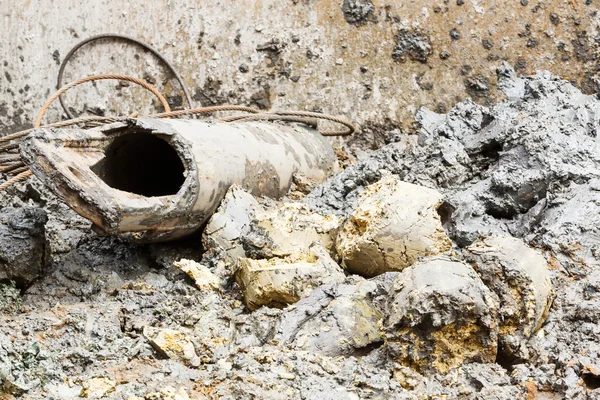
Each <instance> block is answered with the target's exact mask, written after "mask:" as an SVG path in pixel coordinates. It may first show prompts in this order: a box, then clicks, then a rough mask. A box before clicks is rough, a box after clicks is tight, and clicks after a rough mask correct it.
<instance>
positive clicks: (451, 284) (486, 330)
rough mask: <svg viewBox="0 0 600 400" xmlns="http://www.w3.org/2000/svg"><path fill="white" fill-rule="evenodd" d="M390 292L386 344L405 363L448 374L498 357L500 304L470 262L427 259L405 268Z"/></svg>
mask: <svg viewBox="0 0 600 400" xmlns="http://www.w3.org/2000/svg"><path fill="white" fill-rule="evenodd" d="M390 297H391V300H390V304H389V314H388V315H387V320H386V322H385V333H386V343H387V346H388V348H389V351H390V355H391V356H392V357H393V358H394V359H395V360H396V361H397V362H398V363H400V364H401V365H404V366H408V367H411V368H413V369H415V370H417V371H418V372H421V373H426V372H440V373H447V372H448V371H450V370H451V369H452V368H456V367H459V366H460V365H461V364H463V363H464V362H470V361H474V362H482V363H486V362H493V361H494V360H495V359H496V351H497V341H498V321H497V312H498V308H497V305H496V303H495V302H494V300H493V298H492V294H491V292H490V291H489V289H488V288H487V287H486V286H485V285H484V284H483V282H482V281H481V279H480V278H479V276H478V275H477V273H476V272H475V271H474V270H473V268H471V266H469V265H467V264H464V263H461V262H455V261H451V260H450V259H447V258H443V257H438V258H430V259H426V260H424V261H422V262H419V263H417V264H415V265H413V266H411V267H408V268H407V269H405V270H404V271H402V273H401V274H400V275H399V276H398V278H397V279H396V281H395V283H394V287H393V289H392V292H391V294H390Z"/></svg>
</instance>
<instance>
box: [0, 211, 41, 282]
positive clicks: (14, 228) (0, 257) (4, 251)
mask: <svg viewBox="0 0 600 400" xmlns="http://www.w3.org/2000/svg"><path fill="white" fill-rule="evenodd" d="M47 220H48V217H47V216H46V213H45V212H44V210H42V209H41V208H35V207H23V208H19V209H13V208H4V209H2V210H0V281H2V280H14V281H15V282H16V283H17V284H18V285H19V286H24V285H28V284H30V283H31V282H32V281H34V280H35V279H37V278H39V277H40V276H41V275H42V273H43V270H44V263H45V259H46V256H47V254H46V239H45V235H44V224H45V223H46V221H47Z"/></svg>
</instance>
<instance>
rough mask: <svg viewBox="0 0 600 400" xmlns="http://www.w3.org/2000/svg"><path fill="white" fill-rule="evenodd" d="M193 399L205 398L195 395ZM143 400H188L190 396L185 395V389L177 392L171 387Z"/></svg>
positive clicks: (202, 399)
mask: <svg viewBox="0 0 600 400" xmlns="http://www.w3.org/2000/svg"><path fill="white" fill-rule="evenodd" d="M194 399H198V400H204V399H207V397H206V396H202V395H200V396H199V397H196V395H195V397H194ZM144 400H190V396H189V395H188V394H187V392H186V390H185V388H180V389H179V390H177V389H175V388H174V387H172V386H167V387H166V388H164V389H162V390H161V391H160V392H155V393H148V394H147V395H146V396H144Z"/></svg>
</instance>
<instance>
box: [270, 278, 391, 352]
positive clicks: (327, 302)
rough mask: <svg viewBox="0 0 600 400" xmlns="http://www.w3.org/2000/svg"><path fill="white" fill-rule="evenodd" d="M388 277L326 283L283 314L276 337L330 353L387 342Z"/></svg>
mask: <svg viewBox="0 0 600 400" xmlns="http://www.w3.org/2000/svg"><path fill="white" fill-rule="evenodd" d="M388 286H391V280H390V281H389V282H388V284H387V285H386V284H385V282H384V280H381V279H380V280H378V281H365V280H361V281H360V282H359V283H356V284H336V285H323V286H321V287H319V288H318V289H316V290H315V291H313V292H312V293H311V294H310V296H308V297H305V298H304V299H302V300H300V301H299V302H298V303H296V304H294V306H293V307H290V308H288V309H287V310H285V311H284V313H283V315H282V316H281V320H280V324H279V327H278V332H277V334H276V335H275V340H276V341H277V342H279V343H280V344H286V345H289V346H292V347H294V348H297V349H301V350H305V351H308V352H311V353H318V354H323V355H328V356H340V355H351V354H355V353H357V352H360V351H361V350H367V351H368V350H369V349H370V348H372V347H373V346H374V345H376V344H381V343H383V340H384V335H383V329H382V321H383V318H384V313H383V310H382V308H383V307H380V305H379V304H378V303H377V301H376V299H378V298H379V299H383V298H387V289H386V287H388Z"/></svg>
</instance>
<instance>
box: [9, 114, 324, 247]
mask: <svg viewBox="0 0 600 400" xmlns="http://www.w3.org/2000/svg"><path fill="white" fill-rule="evenodd" d="M20 151H21V156H22V158H23V160H24V161H25V163H26V164H27V165H28V166H29V167H30V168H31V170H32V171H33V173H34V174H35V175H36V176H37V177H38V178H40V179H41V180H42V181H43V182H44V183H45V184H46V185H47V186H48V187H49V188H50V189H51V190H53V191H54V193H56V194H57V195H59V196H60V197H61V198H63V199H64V200H65V201H66V203H67V204H68V205H69V206H70V207H71V208H73V210H75V211H76V212H77V213H79V214H80V215H82V216H83V217H85V218H87V219H89V220H90V221H92V222H93V224H94V228H95V229H96V230H98V231H99V232H100V233H103V234H108V235H117V234H120V235H125V236H127V237H129V238H130V239H132V240H135V241H139V242H157V241H166V240H172V239H176V238H179V237H182V236H185V235H188V234H190V233H192V232H194V231H196V230H197V229H199V228H200V227H201V226H202V225H203V223H204V222H205V221H206V220H207V219H208V217H209V216H210V215H211V213H212V212H213V211H214V210H215V209H216V208H217V206H218V205H219V203H220V202H221V200H222V198H223V197H224V196H225V193H226V192H227V189H228V188H229V187H230V186H231V185H233V184H236V183H237V184H239V185H240V186H242V187H243V188H244V189H246V190H248V191H250V192H251V193H252V194H254V195H258V196H267V197H271V198H279V197H281V196H283V195H285V194H286V193H287V191H288V190H289V188H290V185H291V183H292V176H293V175H294V174H296V173H299V174H302V175H304V176H305V177H307V178H309V179H311V180H313V181H315V182H317V183H319V182H322V181H324V180H325V179H326V178H327V177H328V176H329V175H330V174H331V173H332V172H334V166H335V156H334V152H333V149H332V148H331V145H330V144H329V143H328V142H327V140H326V139H325V138H324V137H322V136H321V135H320V134H319V133H318V132H317V131H316V130H314V129H312V128H308V127H306V126H304V125H301V124H275V123H267V122H239V123H224V122H213V121H197V120H176V119H169V120H166V119H127V120H125V121H121V122H117V123H114V124H110V125H104V126H102V127H99V128H94V129H87V130H84V129H72V128H70V129H38V130H36V131H34V132H33V133H32V134H30V135H29V136H28V137H27V138H25V139H24V140H23V141H22V143H21V150H20Z"/></svg>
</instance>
